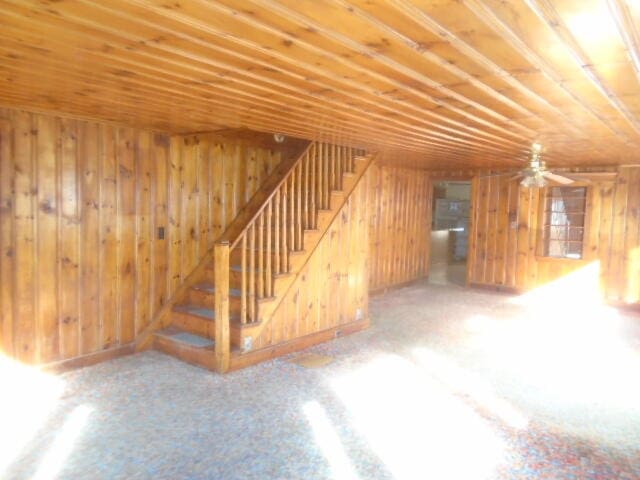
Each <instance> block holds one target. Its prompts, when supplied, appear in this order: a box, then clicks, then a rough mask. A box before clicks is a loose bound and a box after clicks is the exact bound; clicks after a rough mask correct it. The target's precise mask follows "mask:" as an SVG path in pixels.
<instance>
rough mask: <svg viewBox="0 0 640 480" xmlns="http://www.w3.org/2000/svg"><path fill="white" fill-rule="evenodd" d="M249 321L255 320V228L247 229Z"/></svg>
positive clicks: (252, 226)
mask: <svg viewBox="0 0 640 480" xmlns="http://www.w3.org/2000/svg"><path fill="white" fill-rule="evenodd" d="M249 248H250V250H249V319H250V321H252V322H255V321H256V320H257V319H256V226H255V223H254V224H252V225H251V227H250V228H249Z"/></svg>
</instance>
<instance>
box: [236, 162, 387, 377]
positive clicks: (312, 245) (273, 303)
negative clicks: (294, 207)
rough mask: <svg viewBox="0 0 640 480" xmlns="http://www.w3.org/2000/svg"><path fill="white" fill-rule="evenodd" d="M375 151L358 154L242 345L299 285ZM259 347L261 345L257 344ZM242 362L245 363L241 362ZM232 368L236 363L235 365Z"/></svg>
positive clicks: (258, 332) (245, 330) (244, 333)
mask: <svg viewBox="0 0 640 480" xmlns="http://www.w3.org/2000/svg"><path fill="white" fill-rule="evenodd" d="M375 158H376V154H367V155H365V156H363V157H356V169H355V170H356V171H355V173H354V174H352V175H351V176H345V178H344V181H343V190H342V191H334V192H332V196H331V208H330V209H329V210H324V211H320V212H319V216H318V231H307V232H305V241H304V249H305V255H299V256H298V258H296V259H294V260H293V261H292V272H291V273H290V274H289V275H286V276H284V277H282V278H276V280H275V284H274V291H275V292H276V295H275V298H272V299H263V300H261V301H260V304H259V307H258V309H259V320H260V321H259V322H256V323H253V324H246V325H243V326H242V327H243V328H242V331H241V344H243V345H246V344H247V343H246V341H245V338H246V337H251V341H250V342H248V343H249V344H253V340H255V339H259V338H260V336H261V335H262V333H263V332H264V330H265V328H266V327H267V326H268V325H269V324H270V322H271V321H272V319H273V317H274V314H275V313H276V312H277V311H278V309H279V308H280V307H281V305H282V302H283V301H284V300H285V299H286V298H287V296H288V294H289V292H290V290H291V289H292V288H293V287H294V286H295V285H296V284H297V282H298V281H299V280H300V277H301V276H302V275H303V272H304V271H305V269H306V267H307V266H308V264H309V262H311V261H312V260H313V258H314V255H315V254H316V251H317V249H318V247H319V246H320V245H321V243H322V241H323V240H324V238H325V237H326V235H327V234H328V232H329V231H330V230H331V226H332V225H333V224H334V222H336V221H339V218H338V216H339V214H340V212H341V211H342V209H343V208H344V206H345V205H346V204H347V201H348V200H349V198H350V197H351V195H352V194H353V193H354V191H355V190H356V188H357V187H358V185H359V184H360V183H361V181H362V179H363V178H364V177H365V174H366V172H367V171H368V170H369V167H370V166H371V165H372V164H373V163H374V161H375ZM258 348H259V347H258ZM253 351H254V349H251V350H250V351H244V352H235V354H234V355H233V356H232V363H233V359H234V357H236V359H237V357H241V356H243V355H246V354H248V353H253ZM239 363H242V362H239ZM232 368H233V366H232Z"/></svg>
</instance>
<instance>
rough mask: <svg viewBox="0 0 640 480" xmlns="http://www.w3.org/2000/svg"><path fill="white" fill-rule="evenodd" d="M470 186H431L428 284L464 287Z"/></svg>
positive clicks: (466, 183) (458, 183)
mask: <svg viewBox="0 0 640 480" xmlns="http://www.w3.org/2000/svg"><path fill="white" fill-rule="evenodd" d="M470 203H471V182H469V181H440V182H435V183H434V184H433V212H432V216H431V219H432V221H431V255H430V259H429V283H433V284H437V285H461V286H465V285H466V279H467V256H468V251H469V211H470V208H469V207H470Z"/></svg>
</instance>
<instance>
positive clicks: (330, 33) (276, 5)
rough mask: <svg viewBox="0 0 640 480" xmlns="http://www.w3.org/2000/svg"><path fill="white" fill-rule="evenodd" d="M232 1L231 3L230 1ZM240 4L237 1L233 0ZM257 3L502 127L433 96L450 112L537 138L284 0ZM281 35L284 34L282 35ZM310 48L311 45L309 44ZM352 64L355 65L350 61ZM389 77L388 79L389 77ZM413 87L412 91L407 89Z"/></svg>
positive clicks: (264, 0)
mask: <svg viewBox="0 0 640 480" xmlns="http://www.w3.org/2000/svg"><path fill="white" fill-rule="evenodd" d="M228 1H230V0H228ZM233 1H236V0H233ZM237 1H245V0H237ZM251 1H252V2H253V3H256V4H259V5H261V6H262V7H264V8H266V9H269V10H272V11H276V12H278V13H279V14H281V15H283V16H286V17H288V18H291V19H294V20H295V21H296V22H297V23H299V24H300V25H302V26H303V27H305V28H306V29H311V30H313V31H314V32H317V33H320V34H323V35H325V36H326V37H328V38H330V39H332V40H334V41H336V42H338V43H341V44H343V45H345V46H347V47H348V48H350V49H352V50H353V51H354V52H357V53H359V54H361V55H364V56H367V57H369V58H371V59H373V60H374V61H376V62H378V63H381V64H383V65H385V66H387V67H389V68H391V69H393V70H396V71H398V72H400V73H402V74H403V75H406V76H407V77H409V78H412V79H413V80H415V81H417V82H419V83H420V84H423V85H426V86H429V87H431V88H433V89H435V90H437V91H441V92H442V93H444V94H445V95H446V96H447V97H451V98H453V99H456V100H458V101H460V102H462V103H465V104H467V105H469V106H470V107H472V108H473V109H475V110H477V111H479V112H482V113H484V114H486V115H488V116H490V117H492V118H494V119H495V121H496V122H500V124H493V123H492V122H491V121H490V120H488V119H484V118H482V117H479V116H477V115H472V114H469V113H468V112H466V111H465V110H463V109H460V108H457V107H454V106H452V105H450V104H449V103H448V102H446V101H444V100H441V99H437V98H434V97H431V101H433V102H435V103H437V104H438V105H439V106H442V107H443V108H445V109H450V110H452V111H455V112H457V113H461V114H462V115H464V116H466V117H468V118H470V119H472V120H473V121H475V122H477V123H480V124H482V125H484V126H485V127H488V128H494V129H498V126H499V125H500V128H499V130H500V131H503V132H505V133H508V134H512V132H509V129H508V128H509V127H515V128H517V129H518V130H520V131H521V132H522V134H523V135H525V138H527V139H530V138H531V137H532V136H535V132H534V131H532V130H530V129H528V128H526V127H525V126H523V125H520V124H519V123H518V122H515V121H513V120H511V119H509V118H507V117H505V116H503V115H501V114H499V113H497V112H495V111H493V110H491V109H489V108H487V107H485V106H484V105H481V104H479V103H478V102H476V101H473V100H471V99H469V98H467V97H465V96H463V95H460V94H458V93H456V92H454V91H452V90H450V89H448V88H446V87H444V86H443V85H440V84H438V83H437V82H434V81H433V80H431V79H430V78H429V77H427V76H425V75H423V74H420V73H419V72H417V71H415V70H412V69H411V68H409V67H407V66H405V65H402V64H400V63H398V62H396V61H394V60H392V59H390V58H389V57H387V56H386V55H384V54H382V53H380V52H379V51H377V50H375V49H373V48H370V47H367V46H365V45H361V44H359V43H357V42H355V41H353V40H351V39H349V38H348V37H346V36H345V35H342V34H340V33H338V32H336V31H335V30H332V29H329V28H326V27H325V26H323V25H321V24H319V23H317V22H315V21H313V20H312V19H310V18H308V17H307V16H305V15H302V14H299V13H297V12H296V11H294V10H292V9H291V8H288V7H285V6H283V5H281V3H280V2H282V1H283V0H280V2H275V1H273V0H251ZM291 1H297V0H291ZM238 16H239V17H240V18H243V16H242V14H241V13H239V14H238ZM278 33H281V32H278ZM285 35H286V34H285ZM290 41H297V42H298V43H301V40H300V39H299V38H297V39H296V38H290ZM307 45H309V44H308V43H307ZM350 63H351V62H350ZM387 78H388V77H387ZM401 87H403V88H404V89H408V90H413V89H412V88H410V87H409V86H408V85H407V84H405V85H401ZM407 87H409V88H407ZM501 124H504V126H501Z"/></svg>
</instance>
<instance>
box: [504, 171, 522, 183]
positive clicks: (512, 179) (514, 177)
mask: <svg viewBox="0 0 640 480" xmlns="http://www.w3.org/2000/svg"><path fill="white" fill-rule="evenodd" d="M520 177H524V174H523V173H522V172H519V173H517V174H516V175H514V176H513V177H509V178H508V179H507V180H508V181H509V182H512V181H514V180H515V179H517V178H520Z"/></svg>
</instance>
